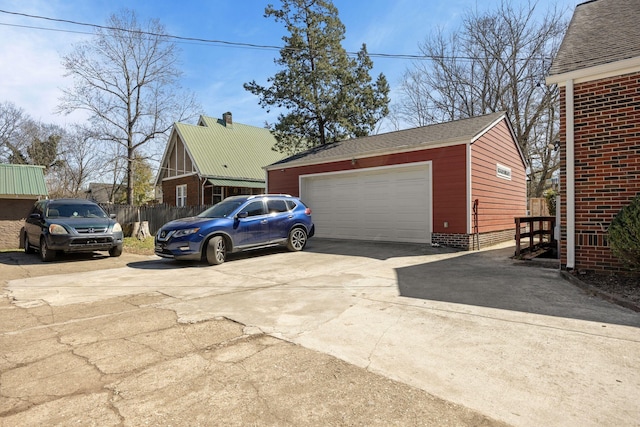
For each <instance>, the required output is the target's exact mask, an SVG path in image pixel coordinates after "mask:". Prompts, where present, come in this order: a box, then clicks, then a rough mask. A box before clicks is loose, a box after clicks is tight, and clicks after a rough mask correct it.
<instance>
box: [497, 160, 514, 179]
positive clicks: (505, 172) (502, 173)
mask: <svg viewBox="0 0 640 427" xmlns="http://www.w3.org/2000/svg"><path fill="white" fill-rule="evenodd" d="M496 176H497V177H498V178H502V179H508V180H509V181H511V168H510V167H507V166H503V165H501V164H500V163H496Z"/></svg>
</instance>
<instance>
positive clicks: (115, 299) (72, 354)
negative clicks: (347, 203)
mask: <svg viewBox="0 0 640 427" xmlns="http://www.w3.org/2000/svg"><path fill="white" fill-rule="evenodd" d="M509 252H510V249H508V248H507V249H500V248H497V249H495V250H488V251H482V252H479V253H463V252H455V251H452V250H450V249H447V248H430V247H425V246H420V245H393V244H383V243H379V244H375V243H364V242H352V243H349V242H338V241H326V240H313V239H312V240H311V241H310V244H309V247H308V248H307V250H305V251H304V252H301V253H289V252H286V251H283V250H280V249H275V250H274V249H271V250H265V251H258V252H256V253H251V254H240V255H237V256H233V257H231V259H230V260H229V261H228V262H226V263H225V264H223V265H220V266H216V267H209V266H206V265H204V264H200V263H188V264H182V263H175V262H171V261H168V260H161V259H159V258H156V257H148V256H137V255H130V254H124V255H123V256H122V257H121V258H109V257H103V256H97V257H94V258H95V259H87V258H86V257H82V256H73V257H68V258H64V259H63V260H59V261H57V262H55V263H51V264H42V263H40V262H39V260H38V259H37V257H36V256H27V255H24V254H22V253H0V268H1V269H2V277H0V285H2V287H3V290H2V292H1V293H2V298H0V426H25V425H27V426H28V425H44V424H46V425H101V426H103V425H114V426H121V425H122V426H127V425H145V424H153V425H189V426H195V425H247V424H249V425H385V426H386V425H394V424H395V425H416V426H417V425H438V426H449V425H451V426H453V425H478V426H498V425H506V424H511V425H521V426H537V425H550V426H551V425H563V426H565V425H580V426H590V425H593V426H596V425H598V426H601V425H616V426H620V425H636V423H637V420H638V419H640V406H639V404H638V402H637V399H636V398H635V396H637V393H638V390H640V373H639V372H638V370H637V366H638V362H640V338H639V337H640V335H639V334H638V327H640V316H639V315H638V314H637V313H634V312H631V311H629V310H626V309H623V308H620V307H617V306H614V305H612V304H610V303H607V302H604V301H601V300H599V299H597V298H593V297H592V296H589V295H586V294H585V293H583V292H582V291H580V290H578V289H577V288H575V287H573V286H572V285H570V284H569V283H568V282H565V281H564V280H563V279H561V278H560V275H559V274H558V272H557V271H554V270H549V269H538V268H531V267H523V266H522V265H519V264H516V263H513V262H512V261H510V260H509V259H508V253H509ZM505 254H507V255H505Z"/></svg>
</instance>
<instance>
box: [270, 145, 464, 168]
mask: <svg viewBox="0 0 640 427" xmlns="http://www.w3.org/2000/svg"><path fill="white" fill-rule="evenodd" d="M470 138H471V137H469V138H462V139H461V138H456V139H452V140H446V141H438V142H436V143H422V144H419V145H411V146H404V147H405V148H404V149H403V148H402V147H403V146H400V147H393V149H390V148H385V149H382V150H374V151H366V152H360V153H353V154H351V155H342V156H334V157H325V158H322V159H315V160H308V161H304V160H300V161H295V162H291V163H274V164H271V165H268V166H266V167H265V170H266V171H272V170H277V169H287V168H293V167H301V166H313V165H320V164H323V163H337V162H342V161H350V160H352V159H354V158H355V159H364V158H369V157H378V156H385V155H389V154H398V153H410V152H412V151H422V150H425V149H433V148H443V147H450V146H454V145H465V144H468V143H469V142H470Z"/></svg>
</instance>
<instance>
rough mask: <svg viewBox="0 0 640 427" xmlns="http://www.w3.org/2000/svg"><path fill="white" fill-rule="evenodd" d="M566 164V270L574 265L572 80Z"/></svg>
mask: <svg viewBox="0 0 640 427" xmlns="http://www.w3.org/2000/svg"><path fill="white" fill-rule="evenodd" d="M565 103H566V104H565V107H566V116H567V122H566V130H565V132H566V135H565V138H566V166H567V171H566V173H567V196H566V197H567V266H566V267H567V270H572V269H574V268H575V266H576V200H575V197H576V187H575V146H574V144H575V127H574V105H573V104H574V91H573V80H572V79H569V80H567V83H566V97H565Z"/></svg>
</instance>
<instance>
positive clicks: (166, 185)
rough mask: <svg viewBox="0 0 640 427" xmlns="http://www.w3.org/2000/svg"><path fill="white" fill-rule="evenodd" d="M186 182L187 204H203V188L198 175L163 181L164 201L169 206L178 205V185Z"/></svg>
mask: <svg viewBox="0 0 640 427" xmlns="http://www.w3.org/2000/svg"><path fill="white" fill-rule="evenodd" d="M184 184H186V185H187V206H197V205H201V204H202V201H201V200H200V197H201V192H200V191H201V188H200V181H199V179H198V176H197V175H189V176H183V177H181V178H175V179H168V180H164V181H162V202H163V203H166V204H167V205H169V206H176V187H177V186H178V185H184Z"/></svg>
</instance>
